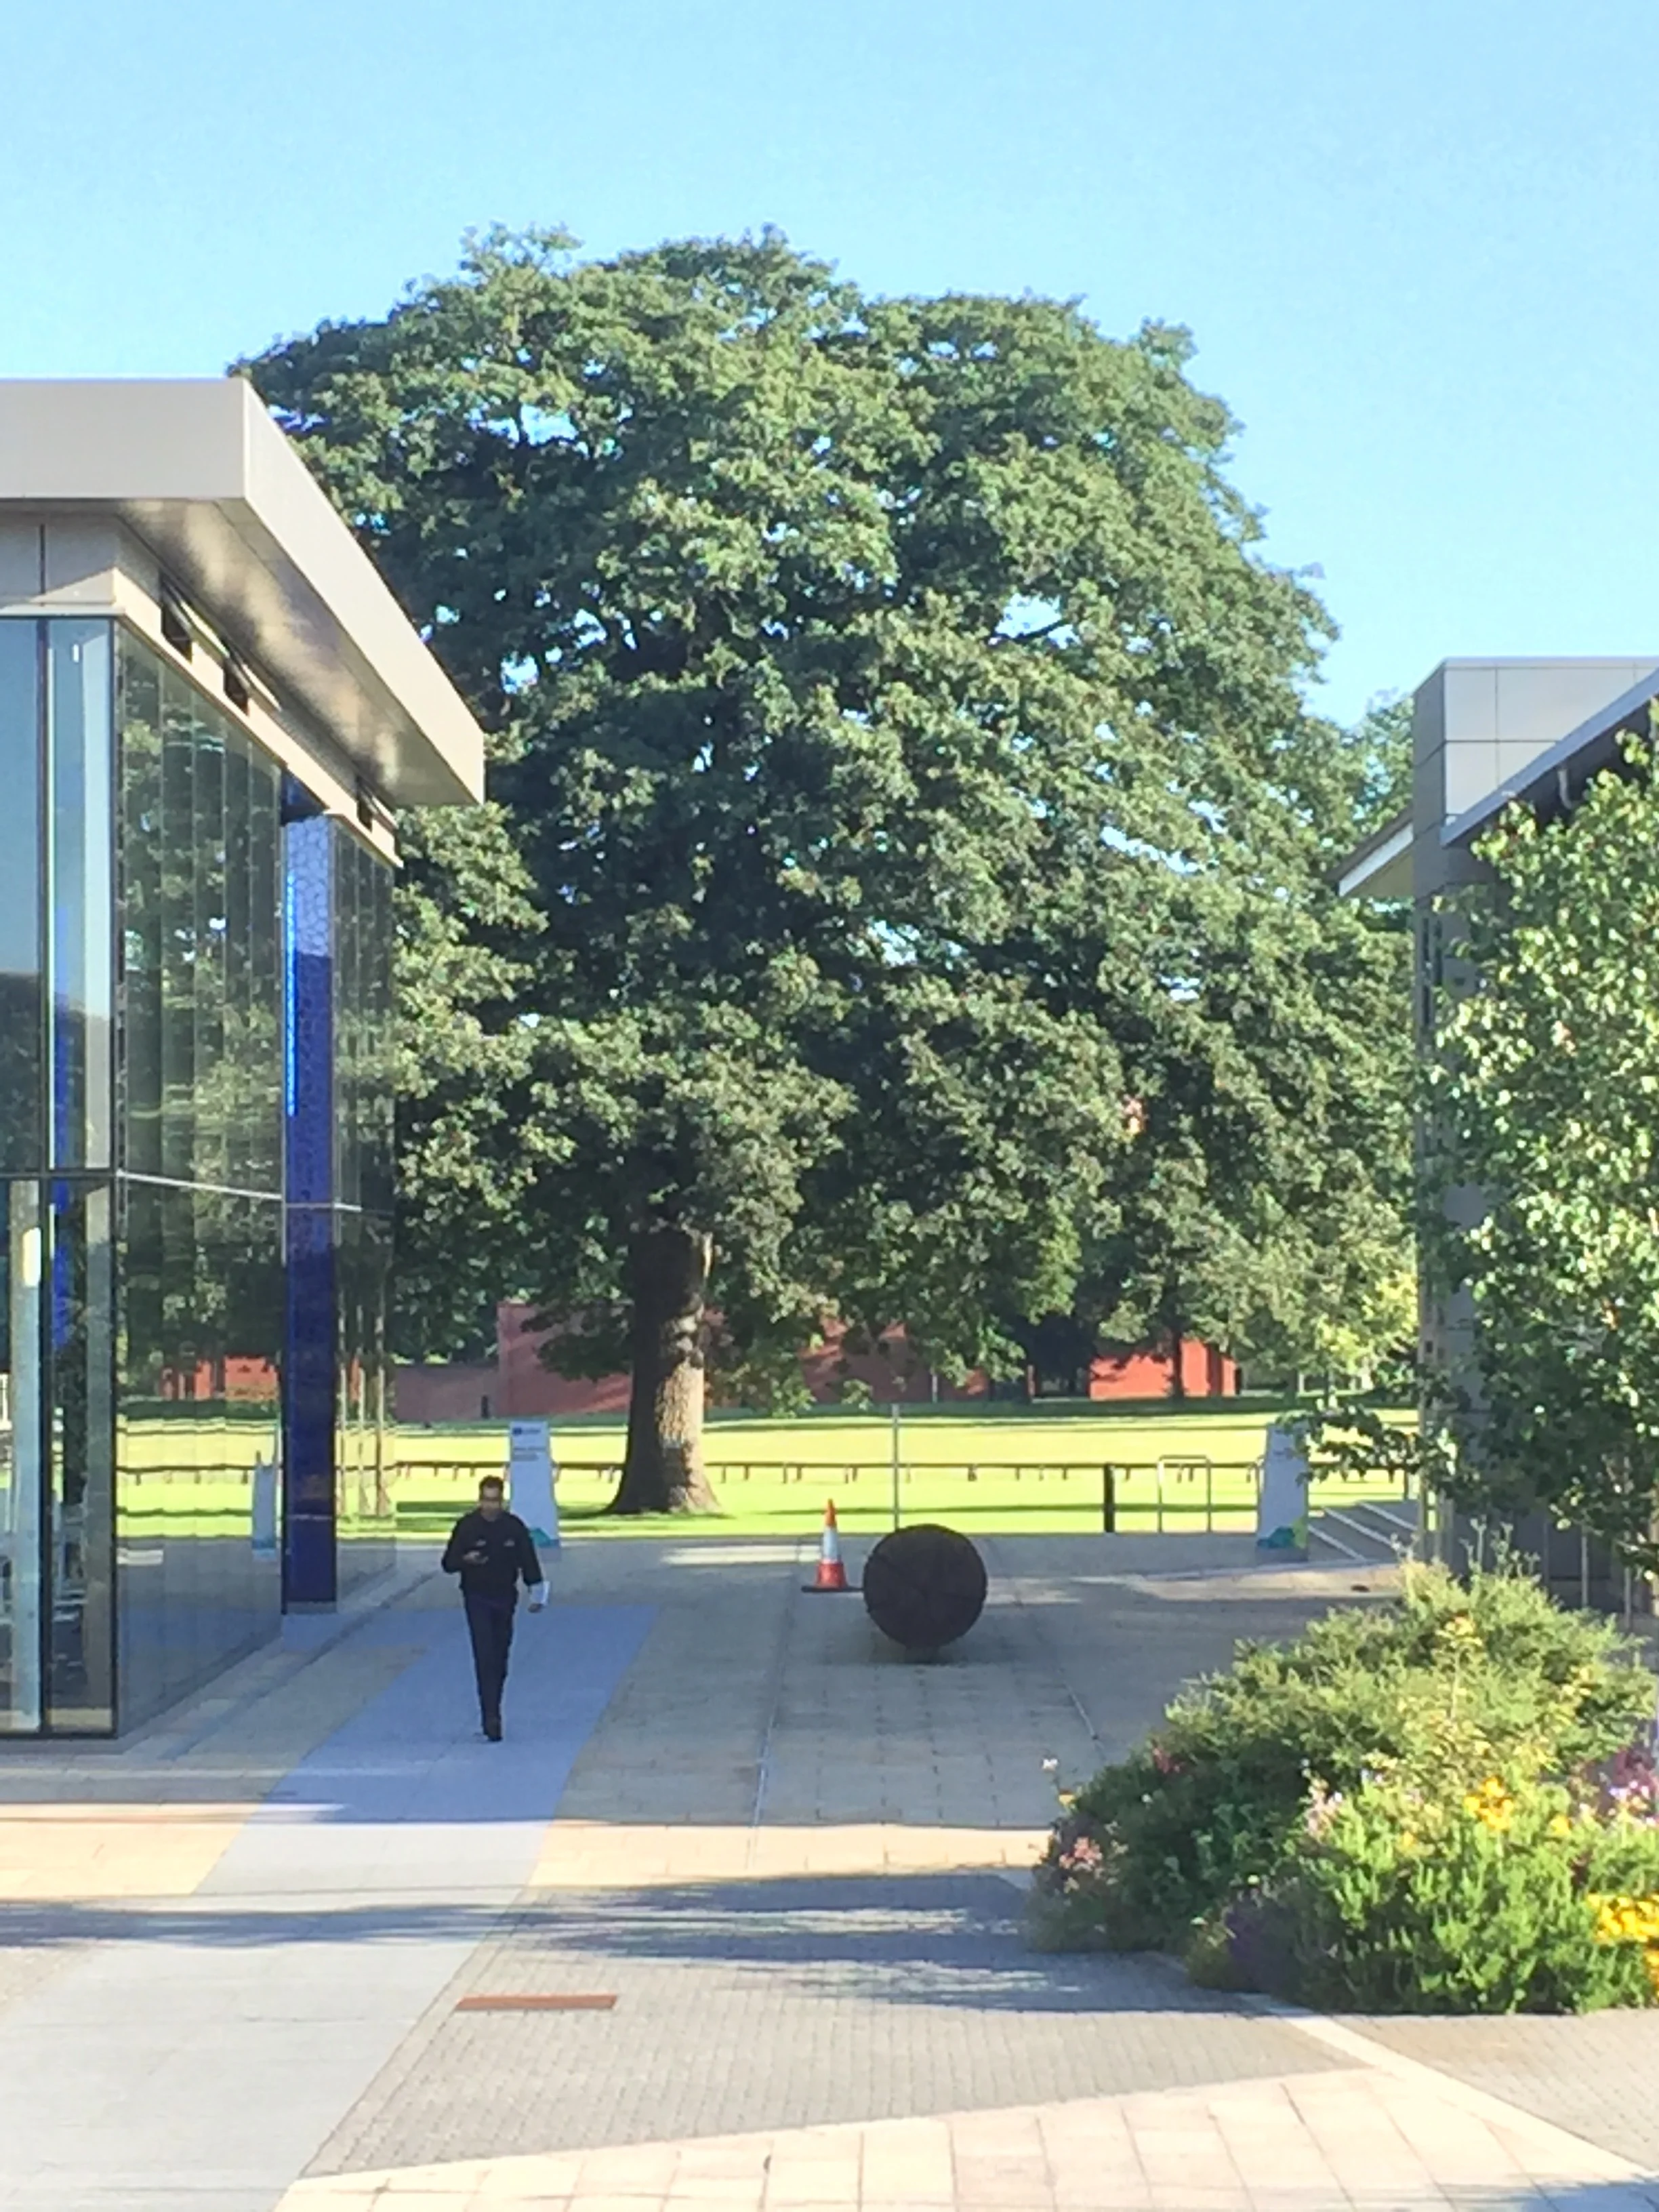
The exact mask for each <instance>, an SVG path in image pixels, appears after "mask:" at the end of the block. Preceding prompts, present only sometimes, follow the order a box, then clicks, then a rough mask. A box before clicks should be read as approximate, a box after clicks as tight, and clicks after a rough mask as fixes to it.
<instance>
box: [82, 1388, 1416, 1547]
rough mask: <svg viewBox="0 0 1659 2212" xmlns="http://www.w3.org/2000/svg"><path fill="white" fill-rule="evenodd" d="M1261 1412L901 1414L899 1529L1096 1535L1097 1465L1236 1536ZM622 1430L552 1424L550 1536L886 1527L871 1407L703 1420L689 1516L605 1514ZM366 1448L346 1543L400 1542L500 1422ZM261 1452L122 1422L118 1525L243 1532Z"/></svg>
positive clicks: (1350, 1486)
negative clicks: (828, 1516)
mask: <svg viewBox="0 0 1659 2212" xmlns="http://www.w3.org/2000/svg"><path fill="white" fill-rule="evenodd" d="M1271 1419H1273V1408H1271V1407H1261V1406H1255V1405H1252V1406H1249V1407H1232V1406H1227V1407H1215V1408H1214V1409H1213V1410H1206V1409H1203V1408H1196V1409H1194V1408H1182V1409H1172V1408H1169V1407H1157V1408H1139V1409H1129V1410H1117V1409H1105V1408H1097V1409H1088V1410H1083V1409H1077V1410H1072V1409H1066V1410H1063V1411H1051V1410H1049V1409H1047V1408H1043V1407H1034V1408H1030V1409H1028V1408H1026V1407H992V1408H987V1409H983V1410H981V1409H974V1410H972V1411H958V1410H957V1409H956V1408H954V1407H953V1408H949V1409H944V1408H940V1409H934V1408H931V1407H918V1408H915V1409H914V1410H913V1411H911V1412H909V1413H907V1415H906V1416H905V1418H904V1419H903V1422H902V1425H901V1430H900V1446H901V1455H902V1473H901V1477H900V1482H899V1510H900V1514H901V1516H902V1518H903V1519H904V1520H905V1521H908V1522H913V1521H933V1520H939V1521H948V1522H951V1523H953V1524H955V1525H957V1526H958V1527H961V1528H963V1529H965V1530H967V1531H969V1533H972V1532H973V1531H974V1530H975V1529H979V1530H981V1531H984V1532H985V1533H987V1534H991V1533H997V1532H1000V1533H1004V1534H1009V1533H1016V1532H1022V1531H1023V1532H1026V1533H1029V1534H1050V1533H1056V1532H1060V1531H1067V1530H1070V1531H1079V1532H1080V1531H1084V1530H1095V1529H1099V1528H1102V1527H1103V1524H1104V1515H1103V1500H1104V1493H1105V1487H1106V1484H1105V1469H1106V1468H1111V1469H1112V1496H1113V1501H1114V1507H1115V1523H1116V1526H1117V1528H1118V1529H1119V1530H1120V1531H1121V1532H1124V1533H1126V1534H1127V1533H1133V1532H1134V1531H1137V1530H1153V1529H1157V1528H1160V1527H1162V1528H1165V1529H1168V1530H1170V1531H1176V1530H1180V1529H1192V1530H1202V1529H1204V1528H1215V1529H1218V1530H1237V1531H1239V1532H1248V1531H1249V1530H1250V1529H1251V1528H1254V1527H1255V1463H1256V1462H1257V1461H1259V1459H1260V1458H1261V1453H1262V1451H1263V1449H1264V1448H1265V1440H1266V1431H1267V1425H1268V1423H1269V1421H1270V1420H1271ZM386 1443H387V1465H386V1475H385V1482H384V1488H383V1489H380V1487H379V1486H377V1485H376V1483H375V1481H374V1478H373V1476H372V1474H370V1473H368V1471H365V1472H364V1473H363V1474H361V1475H359V1474H353V1475H352V1476H351V1477H350V1478H349V1479H348V1480H346V1481H345V1482H344V1484H343V1522H342V1534H343V1536H345V1537H346V1538H347V1539H348V1540H350V1539H351V1538H354V1537H357V1536H370V1535H374V1534H381V1533H384V1532H385V1531H386V1528H388V1527H389V1526H390V1525H392V1524H393V1523H394V1522H395V1525H396V1527H397V1528H398V1530H399V1531H400V1532H401V1533H403V1534H406V1535H420V1536H424V1535H428V1534H432V1535H435V1534H438V1533H439V1532H440V1531H441V1530H442V1529H444V1528H447V1526H448V1525H449V1523H450V1522H451V1521H452V1520H453V1518H454V1516H455V1515H456V1514H457V1513H459V1511H460V1510H462V1508H463V1507H464V1506H465V1504H467V1503H468V1502H469V1501H470V1500H471V1498H472V1497H473V1496H474V1494H475V1493H476V1491H477V1482H478V1477H479V1476H480V1475H481V1474H486V1473H489V1472H491V1471H493V1470H497V1469H503V1468H505V1466H506V1463H507V1425H506V1424H505V1423H504V1422H494V1423H468V1424H465V1425H456V1426H453V1427H439V1428H430V1429H428V1428H405V1429H401V1430H398V1431H394V1432H393V1433H392V1435H391V1436H389V1437H388V1438H387V1439H386ZM553 1448H554V1454H555V1456H556V1459H557V1461H558V1462H559V1468H560V1474H559V1502H560V1505H561V1508H562V1516H563V1521H564V1525H565V1528H566V1530H567V1531H568V1533H569V1534H572V1535H574V1536H580V1535H585V1534H603V1535H617V1536H625V1535H651V1534H661V1533H663V1532H664V1531H665V1530H668V1531H671V1532H672V1533H673V1534H676V1535H681V1536H690V1535H708V1536H722V1535H728V1536H729V1535H767V1534H781V1535H800V1534H810V1533H811V1532H813V1531H815V1530H816V1529H817V1528H818V1527H819V1526H820V1525H821V1523H822V1522H823V1508H824V1504H825V1502H826V1501H827V1500H829V1499H831V1498H833V1499H834V1501H835V1504H836V1514H837V1516H838V1518H839V1520H840V1522H841V1524H842V1527H843V1528H846V1529H848V1531H849V1532H851V1533H854V1534H874V1533H877V1532H878V1531H880V1530H883V1529H886V1528H890V1527H891V1526H892V1524H893V1479H892V1429H891V1425H890V1421H889V1420H887V1419H883V1418H881V1417H880V1416H879V1415H875V1414H851V1413H827V1412H826V1413H817V1414H813V1415H809V1416H807V1417H806V1418H805V1419H799V1420H790V1421H777V1420H768V1419H761V1418H758V1417H756V1416H752V1415H744V1414H720V1415H716V1416H714V1418H713V1419H711V1420H710V1422H709V1425H708V1432H707V1437H706V1450H705V1457H706V1459H707V1462H708V1468H709V1473H710V1476H711V1479H712V1480H713V1482H714V1490H715V1492H716V1495H717V1496H718V1498H719V1500H720V1513H719V1515H718V1516H710V1517H708V1518H701V1517H700V1518H697V1519H695V1520H691V1521H686V1520H681V1519H669V1518H667V1517H662V1518H657V1517H654V1516H653V1517H648V1518H644V1519H630V1520H628V1521H622V1522H619V1521H616V1520H612V1519H610V1518H608V1517H606V1516H605V1511H604V1509H605V1505H606V1504H608V1503H609V1501H610V1499H611V1497H612V1495H613V1494H614V1492H615V1490H616V1486H617V1468H618V1462H619V1461H620V1458H621V1455H622V1449H623V1425H622V1424H621V1423H620V1422H617V1421H572V1422H568V1423H562V1424H558V1425H556V1426H555V1429H554V1434H553ZM268 1449H270V1442H269V1431H268V1428H267V1427H264V1426H260V1425H254V1424H250V1425H247V1426H246V1431H243V1429H242V1427H241V1426H240V1425H238V1424H230V1425H225V1424H202V1425H198V1424H197V1423H194V1422H191V1421H190V1420H189V1419H179V1418H176V1417H175V1418H172V1419H168V1420H167V1421H165V1422H157V1423H155V1424H153V1425H151V1424H146V1425H143V1428H140V1427H139V1426H138V1425H131V1426H130V1427H129V1429H128V1431H127V1432H126V1434H125V1437H124V1440H123V1461H124V1469H125V1471H124V1473H123V1475H122V1479H121V1484H120V1522H121V1528H122V1533H123V1534H124V1536H125V1537H126V1538H128V1539H129V1540H134V1541H142V1540H143V1536H144V1535H145V1534H146V1533H149V1534H153V1535H156V1536H161V1535H164V1534H174V1535H183V1534H197V1535H204V1536H206V1535H222V1536H234V1535H238V1534H242V1533H244V1532H246V1529H247V1528H248V1525H249V1515H250V1510H251V1505H252V1472H251V1470H252V1462H253V1460H254V1458H255V1457H256V1456H257V1455H258V1453H259V1452H260V1451H262V1450H268ZM1389 1494H1390V1491H1389V1485H1388V1484H1386V1483H1381V1482H1379V1483H1376V1484H1354V1483H1342V1482H1327V1483H1320V1484H1316V1486H1315V1489H1314V1503H1315V1505H1316V1507H1317V1506H1318V1505H1320V1504H1326V1503H1336V1502H1340V1500H1341V1499H1343V1498H1347V1499H1350V1500H1352V1499H1353V1498H1358V1497H1364V1496H1366V1495H1370V1496H1377V1497H1383V1496H1388V1495H1389ZM383 1505H384V1506H385V1507H388V1508H389V1509H390V1516H389V1517H388V1516H387V1515H386V1514H385V1513H383V1511H382V1510H381V1508H382V1506H383Z"/></svg>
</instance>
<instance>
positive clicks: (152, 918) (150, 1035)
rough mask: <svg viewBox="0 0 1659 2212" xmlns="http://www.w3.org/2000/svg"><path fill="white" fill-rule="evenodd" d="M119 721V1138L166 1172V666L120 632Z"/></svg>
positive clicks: (133, 1161) (148, 1169) (139, 1160)
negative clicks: (163, 1055)
mask: <svg viewBox="0 0 1659 2212" xmlns="http://www.w3.org/2000/svg"><path fill="white" fill-rule="evenodd" d="M119 716H120V725H121V819H120V829H121V836H120V851H119V869H120V893H121V1052H120V1063H119V1064H120V1083H121V1141H122V1164H123V1165H124V1166H125V1167H126V1168H128V1169H129V1170H131V1171H132V1172H133V1173H134V1174H136V1175H160V1174H161V969H162V960H163V929H162V915H161V666H160V664H159V663H158V662H157V660H156V659H155V655H154V654H153V653H149V651H148V650H147V649H146V648H145V647H143V646H141V645H139V644H137V642H136V641H134V640H133V639H131V638H130V637H126V636H123V638H122V640H121V654H120V701H119Z"/></svg>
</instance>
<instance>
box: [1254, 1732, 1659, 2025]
mask: <svg viewBox="0 0 1659 2212" xmlns="http://www.w3.org/2000/svg"><path fill="white" fill-rule="evenodd" d="M1276 1888H1277V1892H1278V1894H1277V1898H1276V1900H1275V1902H1276V1904H1277V1906H1278V1909H1279V1919H1280V1941H1281V1942H1282V1943H1283V1945H1284V1947H1285V1948H1284V1954H1283V1955H1284V1957H1285V1964H1286V1965H1287V1966H1288V1967H1289V1969H1290V1972H1289V1974H1288V1976H1287V1981H1288V1984H1289V1986H1288V1989H1287V1990H1286V1993H1287V1994H1290V1995H1294V1996H1297V1997H1299V1998H1301V1999H1302V2000H1303V2001H1304V2002H1307V2003H1311V2004H1320V2005H1328V2006H1330V2007H1332V2008H1335V2009H1337V2010H1344V2009H1347V2010H1354V2011H1362V2012H1407V2011H1409V2012H1482V2013H1495V2012H1504V2013H1507V2012H1590V2011H1595V2010H1598V2009H1600V2008H1601V2007H1603V2006H1607V2005H1620V2004H1623V2005H1631V2004H1645V2003H1648V2002H1651V2000H1652V1998H1653V1996H1654V1988H1653V1982H1652V1977H1651V1972H1650V1960H1649V1951H1648V1946H1647V1945H1646V1944H1645V1943H1644V1942H1642V1941H1639V1940H1637V1941H1626V1942H1602V1941H1599V1940H1598V1926H1599V1923H1601V1918H1602V1911H1601V1898H1602V1897H1603V1896H1605V1895H1607V1894H1609V1893H1628V1892H1629V1891H1630V1890H1632V1889H1634V1890H1635V1891H1636V1892H1637V1893H1639V1894H1641V1895H1643V1896H1650V1895H1651V1894H1652V1893H1654V1892H1655V1891H1656V1890H1659V1828H1654V1827H1652V1826H1640V1827H1638V1826H1636V1825H1635V1824H1634V1823H1632V1822H1629V1821H1626V1820H1620V1821H1619V1822H1617V1823H1616V1824H1615V1825H1614V1826H1612V1827H1607V1826H1603V1825H1602V1824H1601V1822H1600V1821H1599V1820H1597V1819H1596V1818H1595V1816H1594V1815H1593V1814H1584V1813H1583V1812H1582V1811H1581V1810H1579V1809H1578V1808H1575V1806H1574V1803H1573V1800H1572V1796H1571V1793H1570V1792H1569V1791H1568V1790H1566V1789H1565V1787H1563V1786H1561V1785H1560V1784H1549V1783H1543V1782H1540V1781H1538V1780H1537V1779H1535V1778H1522V1779H1520V1780H1517V1781H1516V1783H1515V1784H1514V1785H1513V1786H1510V1784H1506V1783H1505V1782H1504V1781H1503V1780H1502V1779H1501V1778H1499V1777H1497V1776H1491V1777H1488V1778H1486V1781H1485V1782H1484V1783H1483V1784H1481V1785H1480V1787H1479V1788H1477V1789H1474V1790H1468V1791H1465V1792H1464V1793H1463V1796H1462V1799H1461V1801H1457V1802H1453V1801H1451V1800H1449V1799H1448V1798H1446V1797H1445V1796H1438V1797H1437V1796H1431V1795H1429V1794H1427V1793H1425V1790H1422V1789H1421V1788H1419V1787H1418V1786H1416V1785H1415V1784H1412V1783H1410V1782H1406V1781H1390V1782H1387V1783H1378V1784H1372V1785H1370V1787H1368V1788H1365V1789H1363V1790H1360V1791H1359V1792H1358V1794H1357V1795H1356V1796H1354V1797H1352V1798H1351V1799H1348V1800H1346V1801H1344V1802H1340V1803H1337V1802H1331V1803H1329V1804H1328V1806H1327V1807H1322V1808H1318V1807H1316V1808H1315V1811H1314V1817H1313V1818H1312V1819H1311V1820H1310V1822H1309V1823H1308V1826H1307V1827H1306V1828H1305V1829H1304V1834H1303V1836H1302V1838H1301V1839H1300V1840H1299V1842H1298V1844H1297V1847H1296V1849H1295V1850H1294V1852H1293V1853H1292V1855H1291V1859H1290V1862H1289V1863H1288V1864H1287V1866H1286V1867H1285V1869H1281V1871H1280V1873H1279V1876H1278V1878H1277V1882H1276Z"/></svg>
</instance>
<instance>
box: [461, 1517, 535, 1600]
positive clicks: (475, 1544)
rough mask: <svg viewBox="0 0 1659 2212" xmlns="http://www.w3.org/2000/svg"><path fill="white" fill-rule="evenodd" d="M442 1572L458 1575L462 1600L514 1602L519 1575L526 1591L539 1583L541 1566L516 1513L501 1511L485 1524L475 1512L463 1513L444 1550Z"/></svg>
mask: <svg viewBox="0 0 1659 2212" xmlns="http://www.w3.org/2000/svg"><path fill="white" fill-rule="evenodd" d="M444 1572H445V1573H446V1574H447V1575H455V1574H458V1575H459V1577H460V1578H461V1595H463V1597H493V1598H498V1599H499V1598H506V1599H508V1600H512V1599H515V1598H516V1596H517V1595H518V1589H517V1586H518V1583H519V1579H520V1577H521V1576H522V1577H523V1579H524V1585H525V1588H526V1589H535V1588H536V1586H537V1584H538V1583H539V1582H540V1581H541V1580H542V1564H541V1561H540V1560H539V1559H538V1558H537V1557H536V1547H535V1546H534V1544H533V1543H532V1541H530V1531H529V1529H528V1528H526V1527H525V1525H524V1522H522V1521H520V1518H519V1516H518V1515H517V1514H516V1513H507V1512H501V1513H498V1514H497V1515H496V1516H495V1519H494V1520H493V1521H486V1520H485V1518H484V1516H483V1514H482V1513H479V1512H476V1511H475V1512H471V1513H465V1514H463V1515H462V1516H461V1518H460V1519H459V1521H458V1522H456V1523H455V1528H454V1532H453V1534H452V1535H451V1537H450V1539H449V1541H448V1543H447V1545H446V1546H445V1547H444Z"/></svg>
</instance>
